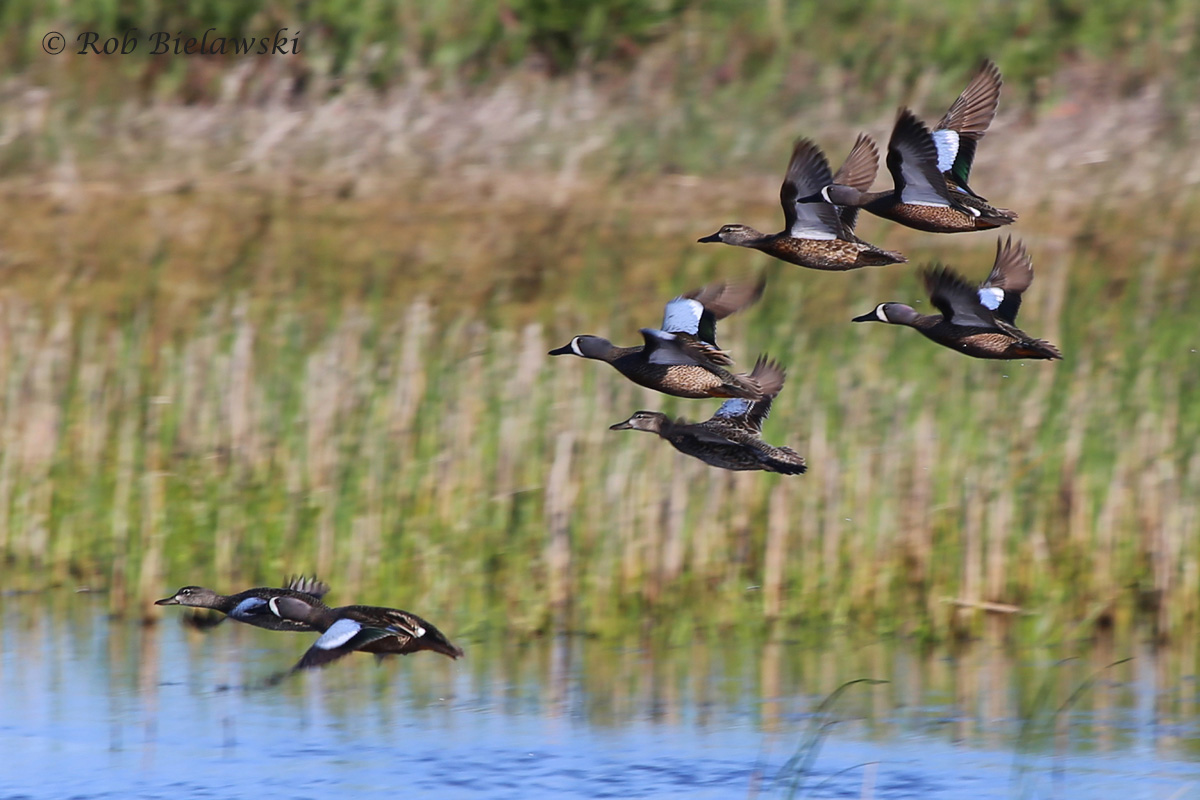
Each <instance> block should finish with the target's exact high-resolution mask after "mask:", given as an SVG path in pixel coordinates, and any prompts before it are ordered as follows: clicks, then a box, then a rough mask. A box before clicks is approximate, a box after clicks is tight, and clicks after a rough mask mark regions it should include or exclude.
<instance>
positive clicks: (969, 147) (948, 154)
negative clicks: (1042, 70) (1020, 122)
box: [933, 61, 1004, 195]
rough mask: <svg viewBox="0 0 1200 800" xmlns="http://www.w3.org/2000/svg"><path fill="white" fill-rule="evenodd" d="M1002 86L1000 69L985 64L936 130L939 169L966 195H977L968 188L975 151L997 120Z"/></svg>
mask: <svg viewBox="0 0 1200 800" xmlns="http://www.w3.org/2000/svg"><path fill="white" fill-rule="evenodd" d="M1003 84H1004V81H1003V79H1001V77H1000V70H999V68H998V67H997V66H996V65H995V64H994V63H993V62H991V61H984V62H983V65H982V66H981V67H980V68H979V72H977V73H976V74H975V77H974V78H972V79H971V82H970V83H969V84H967V88H966V89H963V92H962V94H960V95H959V96H958V99H957V100H955V101H954V104H953V105H952V106H950V110H949V111H947V112H946V115H945V116H944V117H942V118H941V120H939V121H938V124H937V125H936V126H935V127H934V129H933V139H934V142H935V144H936V146H937V150H938V169H940V170H941V171H942V172H943V173H945V175H946V178H947V179H948V180H950V181H952V182H953V183H954V184H955V185H956V186H957V187H958V188H961V190H962V191H964V192H966V193H967V194H972V195H974V194H975V193H974V192H972V191H971V189H970V188H969V187H968V186H967V181H968V180H969V179H970V177H971V165H972V163H973V162H974V160H975V148H976V146H977V144H978V142H979V140H980V139H982V138H983V135H984V134H985V133H987V129H988V126H990V125H991V124H992V120H993V119H995V117H996V108H997V106H999V104H1000V87H1001V86H1002V85H1003Z"/></svg>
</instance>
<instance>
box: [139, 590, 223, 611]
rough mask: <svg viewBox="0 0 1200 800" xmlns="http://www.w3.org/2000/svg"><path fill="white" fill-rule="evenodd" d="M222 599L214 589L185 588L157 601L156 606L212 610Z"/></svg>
mask: <svg viewBox="0 0 1200 800" xmlns="http://www.w3.org/2000/svg"><path fill="white" fill-rule="evenodd" d="M218 597H220V595H218V594H217V593H216V592H214V591H213V590H212V589H205V588H204V587H203V586H185V587H183V588H182V589H180V590H179V591H178V592H176V593H175V594H173V595H171V596H170V597H164V598H163V599H162V600H155V601H154V605H156V606H197V607H199V608H212V607H213V603H214V602H216V600H217V598H218Z"/></svg>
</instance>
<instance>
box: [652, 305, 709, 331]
mask: <svg viewBox="0 0 1200 800" xmlns="http://www.w3.org/2000/svg"><path fill="white" fill-rule="evenodd" d="M703 316H704V304H703V303H701V302H700V301H699V300H693V299H691V298H690V297H676V298H675V299H674V300H672V301H670V302H669V303H667V306H666V308H665V309H663V321H662V329H663V330H664V331H666V332H668V333H690V334H692V335H693V336H695V335H696V334H697V333H698V332H699V330H700V320H701V318H702V317H703Z"/></svg>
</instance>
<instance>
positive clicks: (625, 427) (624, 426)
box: [608, 420, 633, 431]
mask: <svg viewBox="0 0 1200 800" xmlns="http://www.w3.org/2000/svg"><path fill="white" fill-rule="evenodd" d="M608 429H609V430H610V431H630V430H633V426H632V425H630V424H629V420H625V421H624V422H618V423H617V424H616V425H609V426H608Z"/></svg>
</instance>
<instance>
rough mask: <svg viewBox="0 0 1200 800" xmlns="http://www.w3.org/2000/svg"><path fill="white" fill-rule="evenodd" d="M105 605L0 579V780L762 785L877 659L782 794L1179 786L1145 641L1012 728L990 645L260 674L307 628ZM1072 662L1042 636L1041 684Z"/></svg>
mask: <svg viewBox="0 0 1200 800" xmlns="http://www.w3.org/2000/svg"><path fill="white" fill-rule="evenodd" d="M64 605H65V608H64ZM102 606H103V599H102V598H96V597H91V596H86V595H80V596H77V597H76V598H68V599H67V600H66V601H62V600H61V598H60V599H59V600H58V601H56V602H55V603H53V606H52V608H51V606H50V605H49V604H47V602H46V601H44V600H40V599H38V598H22V599H20V600H19V601H13V600H9V601H8V602H4V601H3V600H0V623H2V626H3V627H2V628H0V645H2V648H3V649H2V650H0V754H3V755H2V757H0V798H5V799H7V798H26V797H27V798H38V799H39V800H41V799H42V798H135V797H136V798H159V797H161V798H172V800H180V798H203V797H213V798H235V797H238V798H240V797H256V796H262V797H271V798H276V797H278V798H313V800H317V799H318V798H320V799H322V800H324V799H325V798H331V797H357V798H374V797H378V798H384V797H387V798H395V797H402V796H415V797H444V798H457V797H462V798H531V797H558V798H600V797H614V798H617V797H619V798H628V797H656V798H657V797H667V798H669V797H688V798H710V797H711V798H748V797H757V796H763V797H785V796H786V795H787V784H788V782H789V780H790V778H788V777H786V776H785V777H780V770H781V768H782V767H783V765H784V764H785V763H786V762H787V761H788V759H789V757H790V756H792V755H793V754H794V753H795V752H796V750H797V748H798V747H800V745H801V742H802V741H803V740H804V738H805V736H806V735H807V734H808V733H809V732H810V731H812V730H813V722H814V716H813V714H814V710H815V709H816V706H817V704H818V703H819V702H820V701H821V699H822V698H823V697H824V696H825V695H826V694H828V692H829V691H831V690H832V689H833V688H835V687H836V686H837V684H838V683H839V682H840V681H842V680H845V679H849V678H853V677H878V678H884V679H887V680H889V681H891V683H889V684H887V685H886V686H879V687H855V688H853V689H851V690H848V691H847V693H846V695H845V696H844V697H843V700H842V701H840V702H839V704H838V706H837V709H838V711H837V714H836V715H835V716H834V717H830V718H825V717H822V718H821V720H820V721H827V722H831V723H832V724H829V725H828V726H827V727H826V728H825V729H824V736H823V737H822V739H821V743H820V749H819V750H818V751H816V752H815V758H814V761H813V766H812V770H811V773H810V774H809V776H808V777H807V778H806V781H805V785H804V790H803V793H802V795H798V796H806V797H886V798H907V797H912V798H976V797H978V798H1001V797H1063V798H1067V797H1070V798H1080V797H1096V798H1109V797H1120V798H1122V799H1123V800H1135V799H1137V798H1148V799H1149V798H1155V799H1158V800H1168V799H1174V798H1183V797H1200V720H1198V719H1197V715H1196V710H1197V709H1196V698H1197V694H1198V693H1197V691H1196V681H1195V676H1194V675H1191V674H1187V673H1186V672H1185V671H1182V672H1180V674H1178V675H1172V674H1171V673H1170V670H1168V669H1166V668H1165V665H1166V664H1167V661H1165V660H1164V659H1163V658H1162V656H1161V654H1153V653H1151V652H1147V651H1145V650H1138V651H1137V652H1136V656H1137V657H1136V658H1135V660H1134V661H1133V662H1130V663H1129V664H1126V665H1122V666H1121V667H1118V668H1112V669H1109V670H1104V671H1102V672H1101V677H1100V678H1099V679H1098V680H1097V682H1096V686H1095V687H1094V689H1093V690H1091V691H1089V692H1087V693H1086V695H1085V696H1083V697H1081V698H1080V699H1079V700H1077V702H1076V703H1075V704H1073V706H1072V707H1071V708H1069V709H1067V710H1066V711H1064V713H1063V714H1061V715H1060V717H1059V719H1058V721H1057V725H1055V723H1054V721H1053V720H1051V721H1050V722H1049V724H1048V725H1047V726H1044V728H1043V733H1044V735H1042V736H1040V737H1032V736H1029V735H1023V734H1022V733H1021V731H1022V727H1021V720H1020V718H1019V716H1018V709H1019V708H1020V707H1021V703H1022V702H1026V701H1027V700H1028V698H1029V696H1031V695H1032V694H1033V693H1034V691H1035V690H1036V688H1037V685H1038V684H1037V682H1036V681H1034V682H1032V683H1030V684H1029V686H1023V685H1022V684H1021V683H1020V682H1019V680H1020V674H1021V673H1020V670H1015V669H1012V666H1013V663H1012V661H1011V659H1010V658H1009V657H1008V656H1005V655H1003V654H1002V653H1000V651H998V650H997V651H980V650H976V651H975V652H972V653H971V654H969V655H967V656H962V655H958V656H955V657H953V658H952V657H950V656H944V655H933V656H929V657H926V656H918V655H915V654H913V653H912V652H910V651H908V650H905V649H904V648H903V646H897V645H894V644H893V645H888V646H886V647H884V646H879V647H870V646H868V647H865V648H864V647H857V648H854V647H850V648H848V649H846V650H843V651H840V652H839V651H837V649H836V648H833V649H831V651H830V652H829V653H827V654H824V655H822V654H814V653H812V652H811V651H810V650H809V649H804V648H801V646H800V645H799V644H789V643H782V644H776V645H772V646H770V647H763V646H761V645H755V644H753V643H744V644H742V645H740V646H739V647H738V649H737V651H736V652H731V651H730V648H729V643H727V642H713V643H708V644H703V645H700V644H697V645H691V646H688V647H682V648H680V647H675V648H667V647H663V648H653V647H645V648H642V647H628V646H625V647H619V646H616V645H613V644H611V643H608V644H606V643H601V642H592V641H584V640H580V639H557V640H553V641H548V642H536V643H533V644H531V645H528V646H513V645H511V644H508V643H504V642H500V643H497V644H495V645H491V644H489V643H487V642H470V641H462V642H460V643H461V644H463V645H464V646H465V647H466V648H467V652H468V656H467V658H466V659H463V660H461V661H458V662H451V661H449V660H448V659H444V658H441V657H439V656H436V655H433V654H420V655H417V656H413V657H408V658H404V659H390V660H388V661H385V662H384V663H383V664H382V665H379V666H377V665H376V664H375V663H374V661H373V659H372V658H370V657H369V656H361V657H360V656H353V657H351V658H349V659H346V660H344V661H343V662H340V663H338V664H336V665H334V666H332V667H330V668H328V669H326V670H323V671H319V672H314V673H311V674H306V675H302V676H298V677H296V678H295V679H292V680H289V681H287V682H285V683H284V684H283V685H281V686H278V687H275V688H271V689H258V688H247V687H253V685H254V684H256V683H257V682H259V681H260V680H261V679H262V678H265V677H266V676H268V675H270V674H271V673H273V672H274V671H276V670H278V669H282V668H286V667H287V666H289V665H290V664H291V663H292V662H293V661H294V660H295V659H296V658H297V657H298V656H299V654H300V653H302V652H303V651H304V649H306V648H307V646H308V645H309V644H310V643H311V642H310V640H311V638H312V637H311V636H310V635H307V634H286V633H273V632H269V631H259V630H257V629H252V628H248V627H246V626H239V625H234V624H226V625H222V626H220V627H219V628H217V629H216V630H215V631H212V632H211V633H209V634H207V635H201V634H197V633H195V632H192V631H188V630H186V629H184V628H182V627H181V626H179V625H177V624H175V620H174V619H173V618H168V619H167V620H166V621H165V622H164V624H161V625H159V626H155V627H150V628H145V629H143V628H141V627H139V626H136V625H133V624H130V623H125V622H111V621H110V620H108V619H107V617H105V616H104V614H103V613H102ZM1118 655H1124V654H1120V653H1118ZM1111 660H1115V659H1112V658H1110V657H1109V655H1108V654H1101V655H1100V657H1099V658H1098V659H1097V660H1095V663H1096V664H1100V665H1101V666H1103V664H1104V663H1108V662H1109V661H1111ZM1092 666H1094V665H1090V664H1088V663H1081V664H1080V665H1079V668H1078V671H1077V672H1074V673H1069V672H1067V671H1065V670H1062V668H1060V667H1055V666H1054V665H1053V661H1047V664H1046V666H1045V672H1044V673H1043V674H1045V675H1050V676H1052V680H1055V681H1061V684H1062V687H1063V691H1062V692H1061V693H1058V694H1056V695H1055V696H1056V697H1058V698H1059V699H1058V700H1057V701H1056V702H1055V703H1054V706H1055V707H1058V705H1060V704H1061V703H1062V702H1063V700H1064V699H1065V697H1067V696H1069V694H1070V691H1071V689H1072V687H1074V686H1077V685H1078V684H1079V683H1080V682H1081V681H1082V680H1083V679H1084V678H1086V677H1087V676H1088V675H1090V674H1092V673H1093V672H1094V670H1093V669H1092ZM1025 667H1026V672H1028V669H1027V667H1028V663H1026V664H1025ZM1055 670H1061V676H1060V674H1059V672H1056V671H1055ZM865 672H873V673H876V674H871V675H863V674H862V673H865ZM1020 742H1024V744H1023V746H1022V747H1023V749H1021V750H1020V752H1019V748H1018V743H1020Z"/></svg>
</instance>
